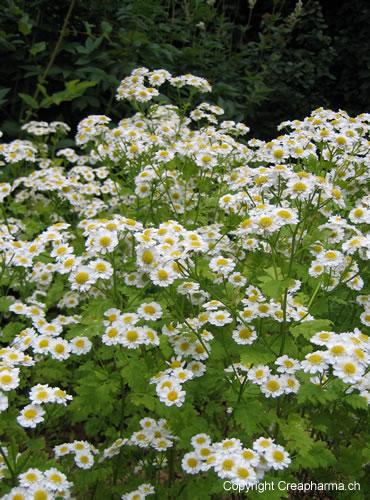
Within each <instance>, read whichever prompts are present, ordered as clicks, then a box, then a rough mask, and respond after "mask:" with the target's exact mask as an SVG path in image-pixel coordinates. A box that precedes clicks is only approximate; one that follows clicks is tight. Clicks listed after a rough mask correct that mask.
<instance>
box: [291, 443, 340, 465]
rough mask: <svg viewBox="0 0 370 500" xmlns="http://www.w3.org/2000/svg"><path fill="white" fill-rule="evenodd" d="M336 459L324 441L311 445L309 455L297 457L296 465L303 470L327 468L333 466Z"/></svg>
mask: <svg viewBox="0 0 370 500" xmlns="http://www.w3.org/2000/svg"><path fill="white" fill-rule="evenodd" d="M335 463H336V458H335V456H334V454H333V453H332V452H331V451H330V450H329V449H328V447H327V444H326V443H325V442H324V441H316V442H314V443H313V445H312V448H311V449H310V451H309V453H308V454H306V455H304V456H297V458H296V464H297V465H300V466H302V467H304V468H305V469H309V468H311V469H317V468H320V467H328V466H329V465H334V464H335Z"/></svg>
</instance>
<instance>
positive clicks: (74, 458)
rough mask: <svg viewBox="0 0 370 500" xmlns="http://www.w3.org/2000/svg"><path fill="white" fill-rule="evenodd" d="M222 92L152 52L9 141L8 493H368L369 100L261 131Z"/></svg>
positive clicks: (1, 445)
mask: <svg viewBox="0 0 370 500" xmlns="http://www.w3.org/2000/svg"><path fill="white" fill-rule="evenodd" d="M210 91H211V86H210V84H209V83H208V82H207V80H205V79H203V78H200V77H195V76H192V75H190V74H186V75H182V76H179V77H177V76H172V75H171V74H169V73H168V72H167V71H166V70H158V71H154V72H149V70H147V69H145V68H138V69H136V70H135V71H133V73H132V74H131V75H130V76H129V77H127V78H125V79H124V80H123V81H122V82H121V83H120V85H119V87H118V90H117V101H118V102H122V101H124V102H126V103H127V104H126V105H127V106H133V108H134V114H133V115H132V114H131V115H130V116H129V117H126V118H122V119H120V120H119V122H118V123H114V121H112V120H111V119H110V117H108V116H106V115H89V116H87V117H86V118H84V119H83V120H82V121H81V122H80V123H79V124H78V127H77V133H76V135H75V139H74V143H73V147H68V148H65V147H63V148H61V147H59V146H58V144H59V145H60V144H61V140H60V139H61V137H63V136H64V135H65V134H68V133H69V131H70V129H69V126H68V125H67V124H65V123H63V122H59V121H53V122H51V123H47V122H36V121H31V122H29V123H27V124H26V125H24V126H23V127H22V131H23V133H24V134H27V138H26V139H16V140H13V141H8V142H6V141H5V142H4V143H3V144H0V155H1V166H0V175H1V177H0V203H1V204H0V206H1V215H0V236H1V238H0V258H1V267H0V287H1V300H0V310H1V313H2V320H1V321H2V329H1V337H0V341H1V345H2V348H1V349H0V411H1V421H0V433H1V436H2V438H1V442H0V453H1V459H0V470H1V475H2V481H1V483H0V494H1V495H3V496H2V498H4V499H6V500H11V499H12V500H22V499H25V500H31V499H32V500H45V499H46V500H48V499H54V498H55V499H57V498H71V496H73V497H74V498H78V499H81V500H84V499H110V498H112V499H118V498H121V497H122V498H123V499H126V500H129V499H131V500H134V499H135V500H136V499H142V498H145V497H146V496H147V495H155V498H158V499H160V500H162V499H169V500H170V499H174V498H181V499H184V500H194V499H199V500H201V499H202V500H203V499H207V498H215V499H221V498H224V495H225V498H226V497H227V496H228V495H229V494H228V493H227V492H225V491H224V489H223V485H224V484H225V483H224V481H227V482H228V484H231V482H232V483H233V484H234V485H235V487H237V488H249V487H251V486H255V485H257V484H262V482H263V481H278V480H280V481H286V482H287V483H298V482H301V483H309V482H310V481H314V482H322V483H338V482H342V483H344V484H347V483H348V482H353V481H357V482H358V483H359V484H360V485H361V489H360V490H357V491H355V492H353V491H348V490H347V491H341V492H340V493H336V492H335V491H334V492H330V498H340V499H346V498H351V499H353V498H358V499H366V498H369V490H368V485H369V484H370V481H369V462H370V446H369V437H370V436H369V429H370V427H369V418H368V415H369V413H368V403H369V401H370V373H369V357H370V337H369V333H370V331H369V327H370V288H369V277H370V276H369V274H370V269H369V266H368V261H369V258H370V245H369V243H370V235H369V232H368V224H369V222H370V195H369V165H370V147H369V144H370V142H369V131H370V114H368V113H362V114H360V115H358V116H356V117H351V116H349V115H348V114H347V113H346V112H344V111H340V112H334V111H330V110H325V109H323V108H318V109H316V110H315V111H313V112H312V114H311V115H310V116H308V117H306V118H305V119H304V120H302V121H299V120H294V121H286V122H284V123H282V124H281V126H280V128H279V129H280V134H281V135H279V136H278V137H277V138H275V139H273V140H271V141H268V142H265V141H262V140H258V139H247V138H245V136H246V134H247V133H248V127H247V126H246V125H244V124H242V123H236V122H234V121H230V120H223V118H222V116H223V114H224V112H223V110H222V108H220V107H218V106H214V105H211V104H209V103H207V102H201V101H202V99H203V98H204V95H202V94H205V93H209V92H210ZM168 95H175V96H176V99H177V101H176V104H175V102H172V103H170V102H169V98H168ZM193 102H201V104H199V105H197V106H196V107H194V106H193ZM114 107H116V106H115V105H114ZM289 494H290V492H289V491H281V490H275V491H267V492H265V493H259V492H258V491H250V492H249V493H248V498H251V499H257V498H266V499H268V500H272V499H274V498H285V497H287V496H288V495H289ZM234 498H244V496H243V493H240V494H239V493H236V494H235V495H234ZM311 498H312V496H311ZM326 498H327V497H326Z"/></svg>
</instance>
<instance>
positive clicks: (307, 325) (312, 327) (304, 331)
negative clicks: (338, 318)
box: [290, 319, 332, 339]
mask: <svg viewBox="0 0 370 500" xmlns="http://www.w3.org/2000/svg"><path fill="white" fill-rule="evenodd" d="M331 328H332V322H331V321H330V320H328V319H313V320H311V321H304V322H303V323H300V324H299V325H297V326H293V327H292V328H290V333H291V334H292V335H293V336H294V337H298V336H299V335H302V337H304V338H306V339H310V338H311V337H312V336H313V335H315V333H317V332H320V331H321V330H330V329H331Z"/></svg>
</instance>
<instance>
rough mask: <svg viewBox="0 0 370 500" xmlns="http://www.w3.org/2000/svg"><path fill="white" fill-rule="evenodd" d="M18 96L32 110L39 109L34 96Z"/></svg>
mask: <svg viewBox="0 0 370 500" xmlns="http://www.w3.org/2000/svg"><path fill="white" fill-rule="evenodd" d="M18 95H19V97H20V98H21V99H22V101H23V102H25V103H26V104H27V106H30V107H31V108H32V109H37V108H38V107H39V104H38V102H37V101H36V99H34V98H33V97H32V96H30V95H28V94H22V92H19V93H18Z"/></svg>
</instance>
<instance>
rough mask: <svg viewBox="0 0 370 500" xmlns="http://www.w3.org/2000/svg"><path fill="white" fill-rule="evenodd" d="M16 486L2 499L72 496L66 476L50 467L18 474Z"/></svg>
mask: <svg viewBox="0 0 370 500" xmlns="http://www.w3.org/2000/svg"><path fill="white" fill-rule="evenodd" d="M17 479H18V483H19V485H18V486H15V487H14V488H12V489H11V490H10V491H9V493H8V494H7V495H5V496H3V497H2V498H3V500H31V499H32V500H39V499H43V500H52V499H54V498H66V499H68V498H72V496H71V492H70V489H71V488H72V487H73V484H72V483H71V482H70V481H68V479H67V476H66V475H65V474H63V472H60V471H59V470H58V469H56V468H54V467H52V468H50V469H47V470H44V471H42V470H40V469H36V468H31V469H28V470H26V471H25V472H23V473H22V474H20V475H19V476H18V478H17Z"/></svg>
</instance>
